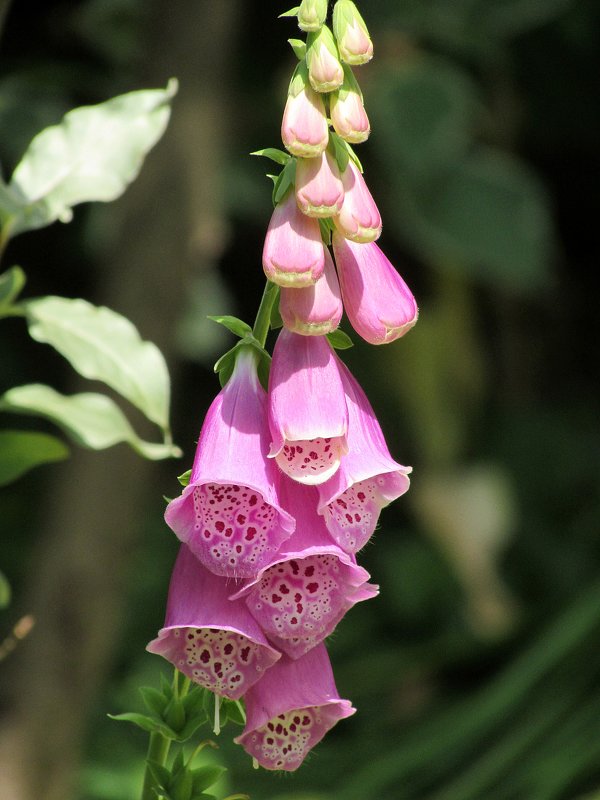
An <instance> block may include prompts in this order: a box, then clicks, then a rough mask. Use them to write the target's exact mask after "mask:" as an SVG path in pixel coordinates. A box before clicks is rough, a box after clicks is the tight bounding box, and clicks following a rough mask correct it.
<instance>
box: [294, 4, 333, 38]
mask: <svg viewBox="0 0 600 800" xmlns="http://www.w3.org/2000/svg"><path fill="white" fill-rule="evenodd" d="M326 17H327V0H302V2H301V3H300V8H299V9H298V25H299V27H300V29H301V30H303V31H306V32H307V33H314V32H315V31H318V30H319V29H320V27H321V25H323V23H324V22H325V18H326Z"/></svg>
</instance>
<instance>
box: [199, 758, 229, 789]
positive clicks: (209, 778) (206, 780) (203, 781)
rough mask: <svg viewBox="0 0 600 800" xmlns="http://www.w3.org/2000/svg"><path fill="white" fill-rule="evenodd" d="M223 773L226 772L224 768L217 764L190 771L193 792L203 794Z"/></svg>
mask: <svg viewBox="0 0 600 800" xmlns="http://www.w3.org/2000/svg"><path fill="white" fill-rule="evenodd" d="M224 772H227V770H226V769H225V767H220V766H218V765H217V764H215V765H213V764H211V765H209V766H205V767H198V768H197V769H194V770H192V779H193V791H194V792H203V791H204V790H205V789H210V787H211V786H212V785H213V784H214V783H216V782H217V781H218V780H219V778H220V777H221V775H223V773H224Z"/></svg>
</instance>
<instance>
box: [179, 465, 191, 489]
mask: <svg viewBox="0 0 600 800" xmlns="http://www.w3.org/2000/svg"><path fill="white" fill-rule="evenodd" d="M191 476H192V470H191V469H186V471H185V472H182V473H181V475H178V476H177V480H178V481H179V483H180V484H181V485H182V486H187V485H188V484H189V482H190V478H191Z"/></svg>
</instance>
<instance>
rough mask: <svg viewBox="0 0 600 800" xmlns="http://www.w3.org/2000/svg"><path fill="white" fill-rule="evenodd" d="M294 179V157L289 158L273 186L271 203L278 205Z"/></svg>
mask: <svg viewBox="0 0 600 800" xmlns="http://www.w3.org/2000/svg"><path fill="white" fill-rule="evenodd" d="M295 181H296V159H295V158H290V160H289V161H288V162H287V164H286V165H285V167H284V168H283V169H282V170H281V172H280V173H279V175H278V177H277V180H276V181H275V186H273V205H274V206H276V205H278V204H279V203H280V202H281V201H282V200H283V198H284V197H285V195H286V194H287V193H288V191H289V190H290V189H291V188H292V187H293V185H294V183H295Z"/></svg>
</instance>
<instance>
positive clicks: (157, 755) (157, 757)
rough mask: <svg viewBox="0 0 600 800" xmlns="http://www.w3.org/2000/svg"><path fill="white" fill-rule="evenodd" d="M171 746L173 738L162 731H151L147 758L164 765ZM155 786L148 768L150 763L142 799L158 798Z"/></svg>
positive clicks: (145, 777)
mask: <svg viewBox="0 0 600 800" xmlns="http://www.w3.org/2000/svg"><path fill="white" fill-rule="evenodd" d="M170 746H171V740H170V739H167V737H166V736H163V735H162V733H156V732H155V733H151V734H150V742H149V743H148V752H147V754H146V760H147V761H154V762H155V763H156V764H160V765H161V766H164V765H165V764H166V761H167V756H168V755H169V748H170ZM154 788H155V783H154V778H153V777H152V773H151V772H150V769H149V768H148V764H146V771H145V773H144V786H143V788H142V798H141V800H156V792H155V791H154Z"/></svg>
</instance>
